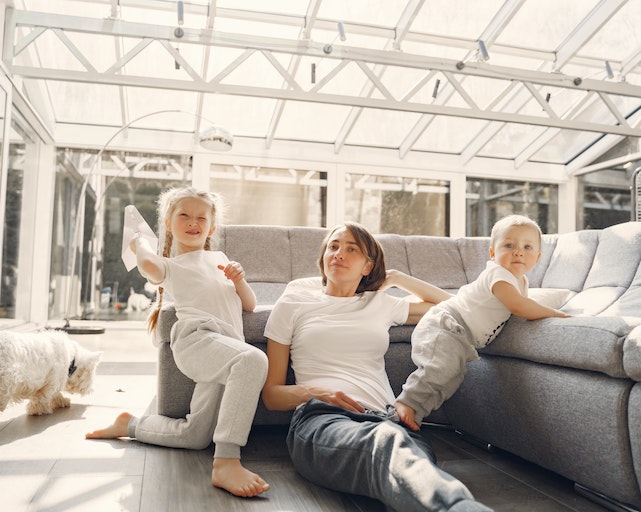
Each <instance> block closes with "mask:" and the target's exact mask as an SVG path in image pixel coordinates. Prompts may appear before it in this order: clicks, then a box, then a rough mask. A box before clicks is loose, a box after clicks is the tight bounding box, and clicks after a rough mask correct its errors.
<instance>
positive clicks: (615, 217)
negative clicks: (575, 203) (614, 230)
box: [577, 167, 634, 229]
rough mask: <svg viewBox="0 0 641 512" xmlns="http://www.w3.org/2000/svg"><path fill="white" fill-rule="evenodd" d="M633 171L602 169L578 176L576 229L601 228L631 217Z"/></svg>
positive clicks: (631, 168) (631, 169) (630, 169)
mask: <svg viewBox="0 0 641 512" xmlns="http://www.w3.org/2000/svg"><path fill="white" fill-rule="evenodd" d="M633 171H634V168H633V167H629V168H628V169H625V168H617V169H604V170H600V171H595V172H591V173H588V174H583V175H581V176H579V191H578V197H579V198H580V200H581V203H580V207H579V208H577V216H578V218H577V228H578V229H602V228H607V227H608V226H613V225H615V224H620V223H621V222H627V221H629V220H630V218H631V215H632V214H631V209H630V208H631V204H630V200H631V196H630V185H631V179H632V173H633Z"/></svg>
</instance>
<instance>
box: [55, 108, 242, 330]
mask: <svg viewBox="0 0 641 512" xmlns="http://www.w3.org/2000/svg"><path fill="white" fill-rule="evenodd" d="M159 114H188V115H191V116H193V117H195V118H196V119H199V120H205V121H207V122H208V123H209V122H210V121H209V120H208V119H206V118H205V117H203V116H201V115H199V114H195V113H193V112H187V111H184V110H157V111H155V112H150V113H148V114H144V115H142V116H139V117H137V118H136V119H133V120H132V121H129V122H128V123H127V124H125V125H123V126H121V127H120V128H119V129H118V130H117V131H116V132H115V133H114V134H113V135H112V136H111V137H110V138H109V140H107V142H106V143H105V144H104V145H103V146H102V148H101V149H100V151H99V152H98V154H97V155H96V159H95V161H94V163H93V164H92V166H91V168H90V169H89V172H88V173H87V176H86V177H85V179H84V181H83V182H82V187H81V189H80V197H79V199H78V208H77V209H76V219H75V221H74V226H73V233H72V239H71V258H70V261H69V267H68V274H69V278H70V284H69V286H67V297H66V298H67V301H66V302H67V304H66V309H65V324H64V326H63V327H62V330H63V331H66V332H68V333H69V334H101V333H103V332H105V329H104V327H99V326H76V327H74V326H72V325H71V308H72V302H73V297H74V291H75V290H74V272H75V269H76V256H77V253H78V248H79V247H81V245H82V234H81V233H80V230H81V226H82V219H81V218H80V212H84V207H85V198H86V193H87V188H88V186H89V181H90V180H91V177H92V176H93V175H94V172H95V170H96V168H97V166H98V164H99V162H100V161H101V158H102V154H103V153H104V152H105V150H107V148H108V147H109V145H110V144H111V143H112V142H113V141H114V139H115V138H116V137H117V136H118V135H120V134H121V133H122V132H124V131H125V130H126V129H127V128H129V127H131V126H132V125H133V124H135V123H137V122H138V121H140V120H142V119H145V118H147V117H151V116H155V115H159ZM198 142H199V143H200V145H201V146H202V147H203V148H205V149H209V150H211V151H229V150H230V149H231V148H232V145H233V142H234V141H233V137H232V135H231V133H229V132H228V131H227V130H226V129H225V128H222V127H220V126H213V125H212V126H211V127H210V128H208V129H206V130H204V131H203V132H201V133H200V134H199V135H198ZM112 182H113V180H111V181H110V182H109V184H107V186H106V187H105V188H104V190H103V191H102V195H101V196H100V198H99V199H98V200H97V201H96V206H95V216H94V221H93V227H92V235H91V236H92V238H93V236H94V233H95V228H96V222H97V220H98V214H99V211H100V208H101V203H102V199H103V198H104V195H105V193H106V191H107V188H108V187H109V185H110V184H111V183H112ZM92 250H93V249H92ZM79 275H80V281H82V272H80V273H79Z"/></svg>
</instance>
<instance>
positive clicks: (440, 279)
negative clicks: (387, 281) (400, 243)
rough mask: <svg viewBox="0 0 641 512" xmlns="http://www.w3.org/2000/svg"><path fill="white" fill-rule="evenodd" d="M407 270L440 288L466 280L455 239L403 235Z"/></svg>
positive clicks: (456, 286)
mask: <svg viewBox="0 0 641 512" xmlns="http://www.w3.org/2000/svg"><path fill="white" fill-rule="evenodd" d="M405 248H406V250H407V260H408V266H409V273H410V274H411V275H412V276H414V277H417V278H419V279H423V280H424V281H427V282H429V283H432V284H434V285H436V286H440V287H441V288H448V289H452V288H454V289H457V288H460V287H461V286H463V285H464V284H466V283H467V276H466V275H465V271H464V270H463V261H462V260H461V254H460V252H459V247H458V242H457V240H455V239H452V238H445V237H436V236H435V237H421V236H407V237H405Z"/></svg>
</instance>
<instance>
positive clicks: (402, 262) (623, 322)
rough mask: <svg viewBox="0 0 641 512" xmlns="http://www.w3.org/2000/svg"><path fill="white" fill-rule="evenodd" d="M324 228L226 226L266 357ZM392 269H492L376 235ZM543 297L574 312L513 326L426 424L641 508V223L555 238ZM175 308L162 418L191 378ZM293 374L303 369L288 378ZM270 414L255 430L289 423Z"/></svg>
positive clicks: (456, 252) (402, 358) (426, 241)
mask: <svg viewBox="0 0 641 512" xmlns="http://www.w3.org/2000/svg"><path fill="white" fill-rule="evenodd" d="M325 234H326V230H325V229H320V228H301V227H279V226H226V227H225V226H222V227H221V228H219V232H218V236H219V238H218V248H219V249H220V250H222V251H224V252H225V253H226V254H227V255H228V257H229V258H230V259H232V260H237V261H239V262H241V263H242V264H243V266H244V268H245V270H246V274H247V279H248V281H249V282H250V284H251V286H252V287H253V288H254V290H255V291H256V294H257V296H258V299H259V307H258V308H257V310H256V311H255V312H253V313H249V314H247V313H246V314H245V315H244V328H245V336H246V340H247V342H248V343H253V344H256V345H257V346H259V347H261V348H263V349H265V345H266V340H265V339H264V337H263V329H264V326H265V322H266V320H267V317H268V315H269V312H270V310H271V305H272V304H273V303H274V302H275V301H276V299H277V298H278V297H279V296H280V294H281V293H282V291H283V290H284V288H285V286H286V284H287V283H288V282H290V281H291V280H294V279H299V278H306V277H310V276H318V275H319V272H318V268H317V267H316V262H317V259H318V251H319V248H320V244H321V241H322V239H323V237H324V235H325ZM378 238H379V240H380V242H381V244H382V245H383V248H384V250H385V255H386V262H387V266H388V268H396V269H399V270H402V271H404V272H407V273H409V274H411V275H414V276H416V277H419V278H421V279H425V280H427V281H429V282H432V283H434V284H436V285H438V286H441V287H442V288H445V289H448V290H452V291H455V290H456V289H458V288H459V287H460V286H462V285H463V284H466V283H468V282H469V281H471V280H473V279H474V278H475V277H476V276H477V275H478V274H479V273H480V272H481V270H482V269H483V268H484V265H485V261H486V260H487V254H488V245H489V239H488V238H459V239H453V238H443V237H428V236H400V235H393V234H387V235H379V236H378ZM542 252H543V256H542V258H541V261H540V263H539V264H538V265H537V267H536V268H535V269H534V270H533V271H532V273H531V275H530V276H529V277H530V284H531V287H532V288H533V290H532V294H533V295H534V296H536V297H537V298H539V299H540V300H542V301H544V302H547V303H548V304H550V305H553V306H562V309H564V310H566V311H568V312H571V313H572V314H574V315H575V316H574V317H573V318H568V319H544V320H537V321H525V320H522V319H519V318H516V317H513V318H512V319H510V321H509V322H508V324H507V325H506V327H505V329H504V330H503V332H502V333H501V334H500V335H499V337H498V338H497V339H496V340H495V341H494V342H493V343H492V344H491V345H489V346H488V347H487V348H486V349H485V350H484V351H483V352H482V354H481V358H480V360H478V361H475V362H472V363H470V364H469V365H468V374H467V375H466V377H465V381H464V383H463V385H462V387H461V388H460V389H459V391H458V392H457V393H456V394H455V395H454V396H453V397H452V398H451V399H450V400H448V401H447V402H446V403H445V404H444V405H443V406H442V407H441V409H439V410H438V411H436V412H435V413H433V414H432V415H431V416H430V418H428V420H429V421H436V422H440V423H443V422H444V423H448V424H450V425H451V426H452V427H453V428H455V429H456V430H458V431H460V432H462V433H464V434H465V435H468V436H471V438H473V439H476V440H479V441H481V442H483V443H485V444H488V445H492V446H496V447H498V448H501V449H504V450H507V451H509V452H511V453H514V454H516V455H519V456H521V457H523V458H525V459H527V460H529V461H532V462H534V463H536V464H539V465H541V466H543V467H545V468H547V469H550V470H553V471H555V472H557V473H559V474H560V475H563V476H564V477H566V478H568V479H571V480H572V481H574V482H576V489H577V490H578V491H579V492H582V493H587V494H588V495H590V496H591V497H593V498H595V499H596V500H597V501H600V502H601V503H602V504H604V505H606V506H608V507H611V508H613V509H614V510H639V509H641V491H640V483H641V266H640V263H641V223H640V222H630V223H625V224H620V225H617V226H613V227H610V228H607V229H603V230H590V231H579V232H575V233H568V234H561V235H545V236H544V240H543V251H542ZM174 321H175V312H174V311H173V308H172V307H171V306H167V307H165V309H164V310H163V312H162V314H161V315H160V319H159V325H158V331H157V340H158V342H159V367H158V396H157V406H158V412H159V413H161V414H166V415H169V416H173V417H181V416H184V415H185V414H187V413H188V410H189V399H190V396H191V391H192V389H193V383H192V382H191V381H189V379H187V378H186V377H185V376H184V375H182V374H181V373H180V372H179V371H178V370H177V368H176V366H175V364H174V362H173V356H172V354H171V349H170V348H169V343H168V341H169V337H170V330H171V326H172V324H173V322H174ZM412 331H413V327H411V326H399V327H393V328H392V329H391V330H390V340H391V343H390V349H389V351H388V354H387V356H386V364H387V371H388V374H389V377H390V381H391V383H392V386H393V388H394V389H395V391H396V392H398V391H399V390H400V387H401V385H402V384H403V382H404V380H405V378H406V377H407V375H408V374H409V373H410V372H411V371H412V370H413V369H414V366H413V364H412V361H411V359H410V339H411V334H412ZM289 378H290V379H293V375H291V373H290V377H289ZM292 382H293V380H292ZM289 417H290V414H289V413H283V412H274V411H267V410H266V409H265V408H264V406H263V405H262V403H261V404H260V405H259V409H258V411H257V414H256V418H255V420H254V423H255V424H283V423H287V422H288V421H289Z"/></svg>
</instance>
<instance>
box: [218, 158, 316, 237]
mask: <svg viewBox="0 0 641 512" xmlns="http://www.w3.org/2000/svg"><path fill="white" fill-rule="evenodd" d="M325 174H326V173H323V172H319V171H305V170H297V169H292V168H289V169H278V168H267V167H248V166H241V165H212V166H211V169H210V174H209V176H210V179H209V190H211V191H212V192H215V193H217V194H220V195H221V196H222V198H223V204H224V211H223V216H222V222H221V223H222V224H257V225H280V226H313V227H323V226H325V222H326V218H327V217H326V216H327V178H326V175H325Z"/></svg>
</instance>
